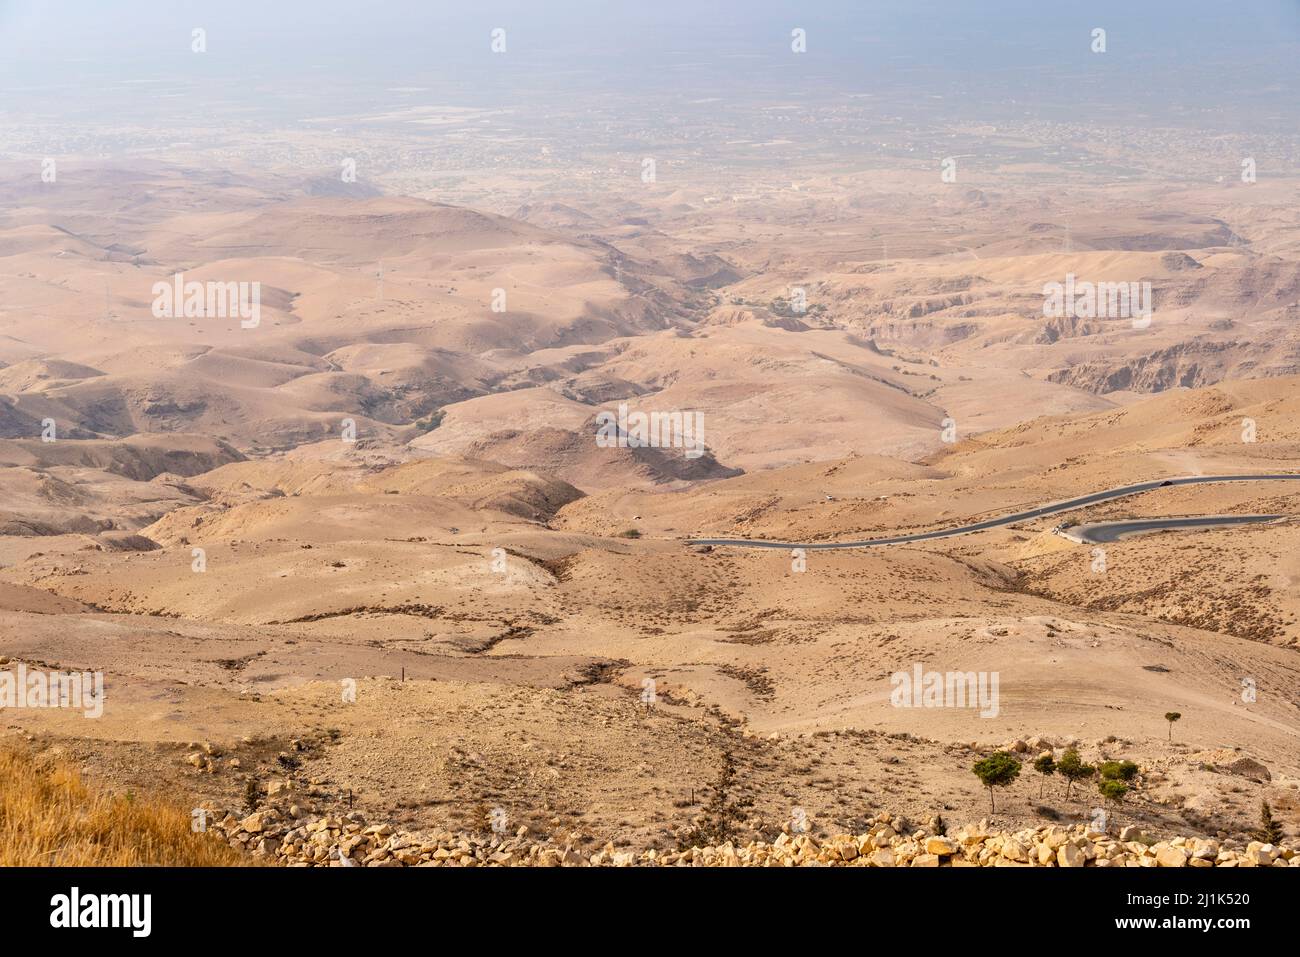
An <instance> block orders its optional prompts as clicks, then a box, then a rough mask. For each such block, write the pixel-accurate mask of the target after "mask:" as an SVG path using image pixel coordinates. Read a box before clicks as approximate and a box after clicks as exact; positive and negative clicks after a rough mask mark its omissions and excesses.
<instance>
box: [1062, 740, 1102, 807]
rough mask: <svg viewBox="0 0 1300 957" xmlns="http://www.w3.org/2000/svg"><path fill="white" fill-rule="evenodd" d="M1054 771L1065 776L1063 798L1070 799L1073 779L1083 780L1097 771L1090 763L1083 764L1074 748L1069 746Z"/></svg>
mask: <svg viewBox="0 0 1300 957" xmlns="http://www.w3.org/2000/svg"><path fill="white" fill-rule="evenodd" d="M1056 773H1057V774H1059V775H1060V776H1061V777H1063V778H1065V799H1066V800H1067V801H1068V800H1070V789H1071V788H1072V787H1073V786H1074V782H1075V781H1083V780H1085V779H1087V778H1090V777H1092V776H1093V775H1094V774H1096V773H1097V769H1096V768H1094V767H1093V766H1092V765H1091V764H1085V763H1084V762H1083V760H1082V759H1081V758H1080V757H1079V752H1078V751H1077V750H1076V749H1075V748H1069V749H1067V750H1066V752H1065V754H1063V755H1061V760H1060V761H1058V762H1057V763H1056Z"/></svg>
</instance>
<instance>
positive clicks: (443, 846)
mask: <svg viewBox="0 0 1300 957" xmlns="http://www.w3.org/2000/svg"><path fill="white" fill-rule="evenodd" d="M295 812H296V813H297V816H295ZM203 823H204V827H205V828H206V830H208V831H209V833H213V834H216V835H218V836H220V837H221V838H222V839H223V840H225V841H227V842H228V843H229V844H230V845H231V846H232V847H238V848H243V849H245V850H247V851H249V852H250V853H251V854H252V855H253V856H254V857H256V858H262V859H265V860H266V861H267V862H268V863H276V864H283V865H287V866H291V867H312V866H319V867H349V866H351V867H442V866H448V867H486V866H494V865H495V866H502V867H517V866H531V867H562V866H570V867H572V866H596V867H599V866H612V867H632V866H652V867H653V866H659V867H663V866H673V867H804V866H852V867H1300V850H1297V849H1296V848H1294V847H1288V846H1274V845H1272V844H1262V843H1260V842H1259V841H1250V842H1249V843H1245V844H1243V843H1241V842H1235V841H1230V840H1224V841H1218V840H1213V839H1203V838H1182V837H1176V838H1173V839H1171V840H1167V841H1157V842H1151V841H1148V840H1147V839H1146V838H1145V836H1144V835H1143V834H1142V833H1141V832H1140V831H1139V830H1138V829H1137V828H1136V827H1126V828H1124V829H1123V830H1122V831H1120V833H1119V834H1118V835H1112V834H1107V833H1103V832H1100V831H1094V830H1092V829H1090V828H1089V827H1088V826H1086V825H1082V824H1080V825H1075V826H1074V827H1061V826H1056V825H1050V826H1047V827H1037V828H1026V829H1024V830H1020V831H1016V832H1014V833H1009V832H1006V831H994V830H991V829H990V828H989V826H988V825H987V823H986V822H983V821H981V822H980V823H979V824H972V825H967V826H965V827H963V828H962V829H961V830H959V831H956V832H955V833H953V834H951V835H946V834H940V833H938V830H937V829H936V824H935V822H934V821H931V822H930V823H929V824H927V825H925V826H922V827H919V828H915V829H909V827H908V825H907V824H906V822H904V821H903V820H902V819H901V818H891V817H890V816H889V815H888V814H879V815H877V816H876V817H875V818H874V819H873V821H872V823H871V826H870V827H869V828H868V830H867V831H866V832H865V833H863V834H858V835H856V836H855V835H850V834H844V835H838V836H836V837H833V838H829V839H827V840H823V841H820V842H819V841H817V840H815V839H814V838H813V837H811V836H810V835H807V834H788V833H783V834H781V835H780V836H779V837H778V838H777V839H776V840H775V841H773V842H771V843H770V844H769V843H766V842H763V841H756V842H751V843H747V844H740V845H736V844H733V843H731V842H728V843H725V844H722V845H721V846H719V847H692V848H688V849H686V850H681V851H668V852H664V851H656V850H648V851H642V852H639V853H638V852H634V851H618V850H616V849H615V847H614V845H613V844H606V845H605V847H604V848H602V849H601V850H599V851H597V852H596V853H594V854H583V853H581V852H579V851H577V850H575V849H574V848H573V847H572V846H569V845H559V844H556V843H553V842H552V841H549V840H536V839H532V838H530V837H529V833H528V828H527V827H526V826H525V827H521V828H519V829H518V831H516V832H515V833H514V834H513V835H508V834H493V835H491V836H486V837H485V836H481V835H465V834H460V835H452V834H445V833H444V834H438V835H432V836H421V835H418V834H411V833H406V832H402V831H397V830H395V829H394V828H393V827H392V826H390V825H388V824H368V823H367V822H366V820H365V818H364V817H363V816H362V815H361V814H360V813H350V814H347V815H344V816H340V817H317V818H314V819H312V820H306V819H304V818H303V817H302V815H301V812H300V811H299V809H298V808H297V807H292V808H290V810H289V812H288V813H286V812H283V811H280V810H278V809H276V808H267V809H265V810H261V811H257V812H255V813H253V814H249V815H247V816H245V817H242V818H241V817H237V816H236V815H234V814H229V813H227V814H218V813H216V812H212V811H204V812H203Z"/></svg>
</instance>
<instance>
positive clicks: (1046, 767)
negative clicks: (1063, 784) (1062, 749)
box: [1034, 754, 1056, 798]
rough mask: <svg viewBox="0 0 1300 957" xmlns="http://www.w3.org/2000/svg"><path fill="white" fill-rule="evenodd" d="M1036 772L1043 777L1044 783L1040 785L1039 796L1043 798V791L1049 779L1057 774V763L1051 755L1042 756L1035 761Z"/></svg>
mask: <svg viewBox="0 0 1300 957" xmlns="http://www.w3.org/2000/svg"><path fill="white" fill-rule="evenodd" d="M1034 770H1035V771H1037V772H1038V773H1039V774H1041V775H1042V776H1043V780H1042V783H1040V784H1039V785H1038V796H1039V797H1040V798H1041V797H1042V796H1043V789H1044V788H1046V787H1047V779H1048V778H1049V777H1051V776H1052V775H1053V774H1055V773H1056V761H1055V760H1054V759H1053V758H1052V756H1051V755H1050V754H1040V755H1039V756H1038V758H1037V760H1035V761H1034Z"/></svg>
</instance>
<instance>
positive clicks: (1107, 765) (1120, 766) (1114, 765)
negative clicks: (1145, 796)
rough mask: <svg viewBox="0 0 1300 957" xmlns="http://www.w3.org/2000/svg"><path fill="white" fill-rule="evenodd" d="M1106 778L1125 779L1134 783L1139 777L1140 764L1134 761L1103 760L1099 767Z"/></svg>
mask: <svg viewBox="0 0 1300 957" xmlns="http://www.w3.org/2000/svg"><path fill="white" fill-rule="evenodd" d="M1097 770H1099V771H1100V772H1101V776H1102V778H1103V779H1104V780H1108V781H1123V782H1124V783H1125V784H1128V785H1132V784H1133V779H1134V778H1136V777H1137V773H1138V766H1137V765H1136V764H1134V763H1133V762H1132V761H1103V762H1102V763H1101V765H1100V766H1099V767H1098V769H1097Z"/></svg>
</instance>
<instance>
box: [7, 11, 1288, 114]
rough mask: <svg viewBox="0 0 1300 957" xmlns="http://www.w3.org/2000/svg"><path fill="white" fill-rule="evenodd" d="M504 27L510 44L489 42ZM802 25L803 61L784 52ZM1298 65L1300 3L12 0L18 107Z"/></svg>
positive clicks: (1162, 96)
mask: <svg viewBox="0 0 1300 957" xmlns="http://www.w3.org/2000/svg"><path fill="white" fill-rule="evenodd" d="M195 27H203V28H205V29H206V30H207V45H208V50H207V53H206V54H204V55H203V56H201V57H200V56H196V55H194V54H193V53H192V52H191V50H190V34H191V30H192V29H193V28H195ZM494 27H503V28H505V29H506V31H507V45H508V52H507V54H506V55H505V56H495V55H493V54H492V53H491V52H490V51H489V32H490V30H491V29H492V28H494ZM794 27H802V28H804V29H805V30H807V34H808V52H807V54H806V55H804V56H800V57H795V56H792V54H791V52H790V31H791V29H792V28H794ZM1094 27H1103V28H1105V29H1106V30H1107V44H1108V50H1107V53H1106V54H1105V59H1104V60H1102V59H1100V58H1099V57H1097V56H1096V55H1094V54H1092V52H1091V51H1090V50H1089V42H1090V32H1091V30H1092V29H1093V28H1094ZM1297 63H1300V0H1251V2H1249V3H1243V4H1227V3H1223V2H1221V0H1181V2H1172V0H1140V2H1138V0H1122V2H1118V0H1116V2H1112V0H1090V2H1088V3H1077V2H1065V0H1055V2H1054V0H979V2H976V0H826V2H816V0H803V2H780V0H723V2H719V0H690V2H681V0H526V2H525V0H510V2H491V0H486V2H481V0H476V2H474V3H468V2H464V0H456V2H444V0H424V2H414V0H388V2H385V0H364V2H363V0H308V2H299V0H221V2H197V0H196V2H186V0H112V2H105V0H45V2H38V0H0V83H2V84H3V86H0V109H3V110H4V111H5V112H6V113H8V114H9V115H10V116H11V117H12V116H13V115H15V114H19V115H21V113H22V112H23V108H24V102H23V98H22V93H23V92H28V93H30V92H32V91H33V90H34V89H35V90H38V91H45V92H57V93H58V94H59V95H61V96H67V95H68V93H69V91H78V92H77V96H78V97H86V98H93V97H94V96H95V95H96V94H97V93H99V92H101V91H104V90H108V89H111V88H113V87H114V86H117V87H121V85H123V84H128V85H129V84H134V83H141V82H146V83H147V82H156V81H158V80H160V79H168V78H180V79H182V80H188V81H191V82H194V83H196V84H202V85H203V86H204V88H205V90H207V89H210V90H211V95H212V96H215V97H221V98H223V99H224V100H227V101H228V100H231V99H235V100H237V99H239V98H240V97H241V96H250V95H251V93H250V92H249V91H250V89H251V86H252V85H253V84H256V83H264V84H266V83H269V84H271V85H272V86H271V88H270V89H271V90H272V92H274V90H276V89H282V90H284V91H286V92H288V91H290V90H295V91H300V90H301V89H304V88H305V89H309V90H310V91H311V93H312V94H313V96H315V97H317V98H318V99H319V100H320V101H321V102H328V101H329V100H330V99H331V97H343V98H346V94H349V93H355V92H356V91H358V90H374V89H379V90H382V89H384V88H389V87H397V86H404V85H428V84H430V83H433V84H435V85H436V84H439V83H444V84H446V90H447V93H448V95H449V97H451V98H456V97H461V98H467V97H471V96H479V97H489V98H491V97H497V98H506V97H509V96H511V95H515V94H517V93H518V91H521V90H524V91H530V92H534V91H536V90H537V89H538V88H547V89H557V90H558V89H572V90H579V91H599V90H601V89H606V88H607V89H611V90H618V91H631V92H633V93H637V92H647V93H653V92H656V91H663V92H667V93H678V94H682V95H687V96H707V95H709V94H711V93H718V92H722V93H733V94H734V93H751V94H753V95H755V96H764V95H773V94H779V93H781V92H800V91H811V90H823V91H824V90H839V91H845V92H854V93H859V92H870V91H873V90H880V91H898V90H903V91H913V92H920V91H924V92H926V93H927V94H933V95H941V96H942V95H948V96H955V97H958V98H960V97H962V96H966V97H968V98H970V99H969V100H968V102H969V103H970V105H971V108H972V109H976V108H978V107H979V105H980V104H981V103H982V102H988V103H990V104H993V103H995V102H996V101H998V100H1000V99H1003V98H1005V96H1006V95H1007V94H1008V92H1009V91H1010V92H1014V93H1016V94H1017V95H1018V96H1020V97H1022V98H1023V99H1024V101H1025V102H1026V103H1029V104H1031V105H1032V104H1033V103H1034V101H1035V100H1036V99H1039V100H1041V102H1042V103H1043V104H1044V105H1045V106H1046V105H1049V104H1050V105H1051V106H1052V107H1053V108H1058V109H1059V108H1060V107H1061V106H1062V104H1070V103H1077V104H1078V105H1079V107H1080V109H1082V110H1086V109H1088V108H1089V107H1092V106H1112V107H1113V106H1115V105H1117V104H1120V105H1122V104H1123V103H1124V102H1125V101H1126V99H1128V98H1146V99H1147V100H1148V101H1154V102H1156V103H1158V104H1169V105H1171V106H1175V107H1181V108H1182V109H1184V110H1185V111H1186V110H1195V109H1197V108H1198V105H1199V104H1200V103H1201V102H1219V103H1222V102H1224V101H1225V100H1226V101H1227V102H1231V101H1233V100H1234V99H1249V100H1250V101H1251V104H1252V105H1253V106H1255V107H1259V105H1260V104H1261V103H1262V102H1265V101H1268V102H1269V103H1270V104H1274V105H1270V109H1275V110H1276V111H1277V112H1279V113H1287V114H1290V115H1294V113H1293V107H1294V103H1295V101H1296V100H1297V97H1296V96H1295V87H1296V80H1297V78H1298V77H1300V68H1297V66H1296V64H1297ZM258 95H259V96H261V97H263V98H265V97H266V95H267V89H266V88H261V89H260V90H259V93H258ZM44 108H45V109H46V110H47V111H48V109H49V104H48V103H45V104H44ZM302 108H303V109H304V110H316V109H319V104H317V103H313V104H310V105H308V104H303V105H302Z"/></svg>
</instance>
